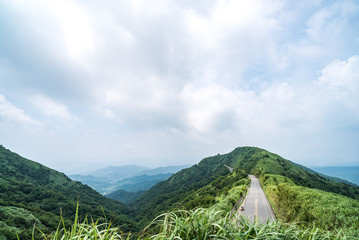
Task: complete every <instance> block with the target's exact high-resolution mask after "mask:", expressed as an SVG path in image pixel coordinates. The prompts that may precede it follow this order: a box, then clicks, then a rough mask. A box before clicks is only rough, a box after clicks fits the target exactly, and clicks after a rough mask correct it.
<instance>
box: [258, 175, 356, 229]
mask: <svg viewBox="0 0 359 240" xmlns="http://www.w3.org/2000/svg"><path fill="white" fill-rule="evenodd" d="M260 180H261V182H262V183H263V186H264V189H265V192H266V193H267V195H268V197H269V198H270V199H271V202H272V205H273V207H274V209H275V210H276V213H277V216H278V217H279V219H281V220H283V221H285V222H298V223H299V224H301V225H305V226H308V225H314V226H316V227H320V228H321V229H326V230H338V229H356V230H357V231H358V232H359V201H358V200H355V199H352V198H349V197H345V196H342V195H340V194H335V193H329V192H325V191H322V190H317V189H312V188H307V187H302V186H298V185H296V184H295V183H294V182H293V181H291V180H290V179H288V178H286V177H283V176H280V175H271V174H266V175H264V176H262V177H261V179H260Z"/></svg>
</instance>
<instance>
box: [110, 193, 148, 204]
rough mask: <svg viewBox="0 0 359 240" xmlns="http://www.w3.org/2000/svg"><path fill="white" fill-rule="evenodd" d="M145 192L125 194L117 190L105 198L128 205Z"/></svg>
mask: <svg viewBox="0 0 359 240" xmlns="http://www.w3.org/2000/svg"><path fill="white" fill-rule="evenodd" d="M145 192H146V191H138V192H127V191H125V190H117V191H115V192H113V193H110V194H107V195H106V197H108V198H111V199H114V200H117V201H119V202H122V203H125V204H129V203H131V202H133V201H135V200H136V199H137V198H139V197H140V196H142V195H143V194H144V193H145Z"/></svg>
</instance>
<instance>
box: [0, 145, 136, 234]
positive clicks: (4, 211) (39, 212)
mask: <svg viewBox="0 0 359 240" xmlns="http://www.w3.org/2000/svg"><path fill="white" fill-rule="evenodd" d="M77 201H79V203H80V209H79V214H80V218H81V219H84V218H85V217H86V216H91V217H93V218H94V219H98V218H101V217H103V216H104V213H105V214H106V217H107V218H108V219H111V220H112V221H114V224H115V225H117V226H121V229H123V230H124V231H129V230H131V231H133V230H136V229H137V226H136V224H135V223H134V222H133V221H131V220H130V217H131V216H132V214H133V212H132V210H131V209H130V208H128V207H127V206H125V205H124V204H121V203H119V202H117V201H114V200H111V199H108V198H106V197H104V196H102V195H100V194H99V193H97V192H96V191H94V190H93V189H91V188H90V187H88V186H85V185H83V184H81V183H80V182H75V181H72V180H70V179H69V178H68V177H67V176H66V175H64V174H63V173H60V172H57V171H55V170H52V169H50V168H47V167H45V166H43V165H41V164H39V163H36V162H34V161H31V160H28V159H25V158H23V157H21V156H19V155H18V154H16V153H13V152H11V151H9V150H7V149H5V148H4V147H3V146H0V232H1V234H2V235H3V236H7V237H8V238H9V239H14V237H15V235H14V234H15V233H14V231H13V230H15V232H17V233H18V234H19V235H20V239H25V238H28V237H25V236H26V235H28V234H30V233H31V231H32V226H33V224H34V222H35V221H36V222H38V223H37V225H38V226H39V227H40V229H42V230H43V231H45V232H49V231H52V230H54V229H56V227H57V226H58V224H59V222H60V215H61V214H62V216H63V217H64V219H65V223H69V222H70V221H72V220H73V218H74V213H75V209H76V204H77ZM24 229H26V230H24ZM0 236H1V235H0Z"/></svg>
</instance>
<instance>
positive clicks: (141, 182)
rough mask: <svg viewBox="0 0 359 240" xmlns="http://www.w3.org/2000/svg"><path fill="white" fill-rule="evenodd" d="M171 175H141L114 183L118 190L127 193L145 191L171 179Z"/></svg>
mask: <svg viewBox="0 0 359 240" xmlns="http://www.w3.org/2000/svg"><path fill="white" fill-rule="evenodd" d="M172 175H173V174H172V173H160V174H156V175H141V176H136V177H132V178H125V179H122V180H119V181H116V182H114V185H116V188H117V189H118V190H125V191H127V192H138V191H146V190H148V189H150V188H151V187H152V186H154V185H156V184H157V183H158V182H161V181H164V180H166V179H168V178H169V177H171V176H172Z"/></svg>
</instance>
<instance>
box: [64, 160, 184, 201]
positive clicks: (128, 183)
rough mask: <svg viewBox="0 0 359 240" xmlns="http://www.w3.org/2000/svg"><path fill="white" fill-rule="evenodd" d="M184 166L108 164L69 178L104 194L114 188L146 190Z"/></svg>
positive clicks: (131, 190)
mask: <svg viewBox="0 0 359 240" xmlns="http://www.w3.org/2000/svg"><path fill="white" fill-rule="evenodd" d="M186 167H188V165H181V166H166V167H158V168H153V169H150V168H146V167H142V166H137V165H125V166H117V167H113V166H110V167H107V168H102V169H98V170H96V171H94V172H92V173H90V175H81V174H75V175H70V178H71V179H73V180H76V181H80V182H82V183H83V184H86V185H89V186H90V187H92V188H93V189H95V190H96V191H98V192H99V193H101V194H104V195H106V194H109V193H112V192H114V191H116V190H126V191H130V192H137V191H142V190H147V189H149V188H150V187H152V186H153V185H155V184H156V183H158V182H160V181H163V180H166V179H167V178H169V177H170V176H171V175H172V174H173V173H175V172H178V171H179V170H181V169H183V168H186Z"/></svg>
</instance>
